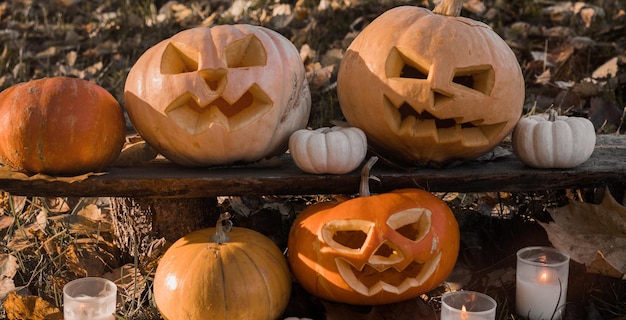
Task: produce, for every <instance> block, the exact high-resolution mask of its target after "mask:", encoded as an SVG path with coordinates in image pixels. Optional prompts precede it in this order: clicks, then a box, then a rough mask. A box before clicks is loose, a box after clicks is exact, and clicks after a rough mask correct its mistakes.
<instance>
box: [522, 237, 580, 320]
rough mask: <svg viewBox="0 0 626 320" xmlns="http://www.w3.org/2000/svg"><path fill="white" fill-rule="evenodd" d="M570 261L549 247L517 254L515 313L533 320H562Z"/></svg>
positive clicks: (526, 250)
mask: <svg viewBox="0 0 626 320" xmlns="http://www.w3.org/2000/svg"><path fill="white" fill-rule="evenodd" d="M568 275H569V257H568V256H567V255H565V254H563V253H561V252H558V251H557V250H556V249H554V248H550V247H529V248H524V249H521V250H520V251H518V253H517V275H516V298H515V301H516V310H517V313H518V314H519V315H520V316H523V317H527V318H528V319H531V320H541V319H560V318H562V315H563V311H564V306H565V302H566V297H567V279H568Z"/></svg>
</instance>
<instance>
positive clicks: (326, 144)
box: [289, 126, 367, 174]
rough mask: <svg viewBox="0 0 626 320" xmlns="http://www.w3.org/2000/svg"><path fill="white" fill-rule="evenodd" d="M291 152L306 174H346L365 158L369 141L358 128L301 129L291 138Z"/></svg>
mask: <svg viewBox="0 0 626 320" xmlns="http://www.w3.org/2000/svg"><path fill="white" fill-rule="evenodd" d="M289 152H290V153H291V157H292V158H293V161H294V162H295V163H296V165H297V166H298V168H300V169H301V170H302V171H304V172H307V173H315V174H321V173H330V174H344V173H348V172H350V171H352V170H354V169H356V168H357V167H358V166H359V165H360V164H361V163H362V162H363V159H365V155H366V153H367V138H366V137H365V133H364V132H363V131H362V130H361V129H359V128H356V127H341V126H334V127H321V128H318V129H315V130H310V129H300V130H297V131H295V132H294V133H293V134H291V136H290V137H289Z"/></svg>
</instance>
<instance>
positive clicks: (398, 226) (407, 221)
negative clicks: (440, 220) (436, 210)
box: [387, 208, 432, 242]
mask: <svg viewBox="0 0 626 320" xmlns="http://www.w3.org/2000/svg"><path fill="white" fill-rule="evenodd" d="M431 222H432V212H431V211H430V210H428V209H426V208H411V209H407V210H404V211H400V212H397V213H394V214H393V215H391V216H390V217H389V219H387V225H388V226H389V227H390V228H392V229H393V230H395V231H396V232H398V233H399V234H401V235H402V236H404V237H405V238H407V239H409V240H411V241H414V242H420V241H422V239H424V237H425V236H426V235H427V234H428V233H429V232H430V227H431Z"/></svg>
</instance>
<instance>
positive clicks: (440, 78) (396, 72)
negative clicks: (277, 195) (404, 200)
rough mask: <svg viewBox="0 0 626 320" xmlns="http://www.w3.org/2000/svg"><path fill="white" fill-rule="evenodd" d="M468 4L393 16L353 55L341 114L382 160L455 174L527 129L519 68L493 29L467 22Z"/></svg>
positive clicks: (399, 10) (341, 82)
mask: <svg viewBox="0 0 626 320" xmlns="http://www.w3.org/2000/svg"><path fill="white" fill-rule="evenodd" d="M462 2H463V1H459V0H455V1H448V0H442V1H441V2H440V4H439V6H438V7H436V8H435V10H434V12H435V13H433V11H430V10H428V9H425V8H420V7H413V6H400V7H396V8H393V9H390V10H388V11H386V12H384V13H383V14H381V15H380V16H379V17H377V18H376V19H375V20H374V21H372V23H371V24H369V25H368V26H367V27H365V29H363V31H361V33H360V34H359V35H358V36H357V37H356V38H355V40H354V41H353V42H352V43H351V44H350V47H349V48H348V50H347V51H346V54H345V56H344V58H343V59H342V61H341V66H340V69H339V72H338V79H337V80H338V82H337V84H338V86H337V95H338V98H339V102H340V105H341V110H342V112H343V114H344V116H345V117H346V119H347V120H348V123H350V125H352V126H355V127H359V128H361V129H362V130H363V131H364V132H365V134H366V135H367V139H368V142H369V143H370V145H371V146H372V148H373V149H374V150H375V151H377V152H378V153H379V154H381V155H384V156H385V157H387V158H391V159H396V160H401V161H404V162H409V163H418V164H433V165H436V166H445V165H447V164H449V163H451V162H454V161H456V160H466V159H472V158H475V157H478V156H480V155H482V154H484V153H486V152H488V151H490V150H491V149H493V148H494V147H495V146H497V145H498V144H499V143H500V142H501V141H502V140H503V139H504V138H505V137H506V136H507V135H508V134H509V133H510V132H511V131H512V130H513V127H514V126H515V124H516V123H517V121H518V120H519V118H520V116H521V113H522V107H523V103H524V96H525V91H524V77H523V75H522V71H521V68H520V66H519V62H518V61H517V58H516V56H515V54H514V53H513V51H512V50H511V49H510V48H509V46H508V45H507V43H506V42H505V41H504V40H502V38H500V36H499V35H498V34H497V33H495V32H494V31H493V30H492V29H491V28H490V27H489V26H487V25H486V24H484V23H482V22H479V21H474V20H472V19H468V18H465V17H459V16H458V13H459V11H460V6H461V5H462ZM364 88H367V89H365V90H364Z"/></svg>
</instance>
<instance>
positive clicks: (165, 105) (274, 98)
mask: <svg viewBox="0 0 626 320" xmlns="http://www.w3.org/2000/svg"><path fill="white" fill-rule="evenodd" d="M124 96H125V101H126V109H127V111H128V115H129V117H130V120H131V122H132V123H133V125H134V126H135V128H136V129H137V131H138V132H139V134H140V135H141V136H142V137H143V138H144V139H145V140H146V141H147V142H148V143H149V144H150V145H151V146H152V147H154V148H155V149H156V150H158V151H159V152H160V153H161V154H163V155H164V156H165V157H167V158H168V159H170V160H171V161H173V162H177V163H179V164H183V165H189V166H205V165H219V164H228V163H232V162H238V161H240V162H254V161H257V160H261V159H263V158H267V157H271V156H274V155H277V154H281V153H284V152H285V151H286V150H287V144H288V140H289V136H290V135H291V133H293V132H294V131H296V130H297V129H301V128H304V126H305V125H306V123H307V121H308V117H309V113H310V108H311V96H310V92H309V87H308V84H307V82H306V79H305V71H304V65H303V64H302V61H301V60H300V55H299V53H298V50H297V49H296V48H295V46H294V45H293V44H292V43H291V42H289V40H288V39H286V38H285V37H283V36H282V35H280V34H279V33H277V32H275V31H272V30H270V29H266V28H263V27H257V26H252V25H219V26H214V27H210V28H209V27H198V28H193V29H188V30H185V31H182V32H180V33H178V34H176V35H174V36H172V37H171V38H169V39H166V40H164V41H162V42H160V43H158V44H156V45H155V46H153V47H152V48H150V49H148V50H147V51H146V52H145V53H144V54H143V55H142V56H141V57H140V58H139V60H138V61H137V62H136V63H135V65H134V66H133V67H132V69H131V70H130V72H129V74H128V78H127V80H126V85H125V94H124Z"/></svg>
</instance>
